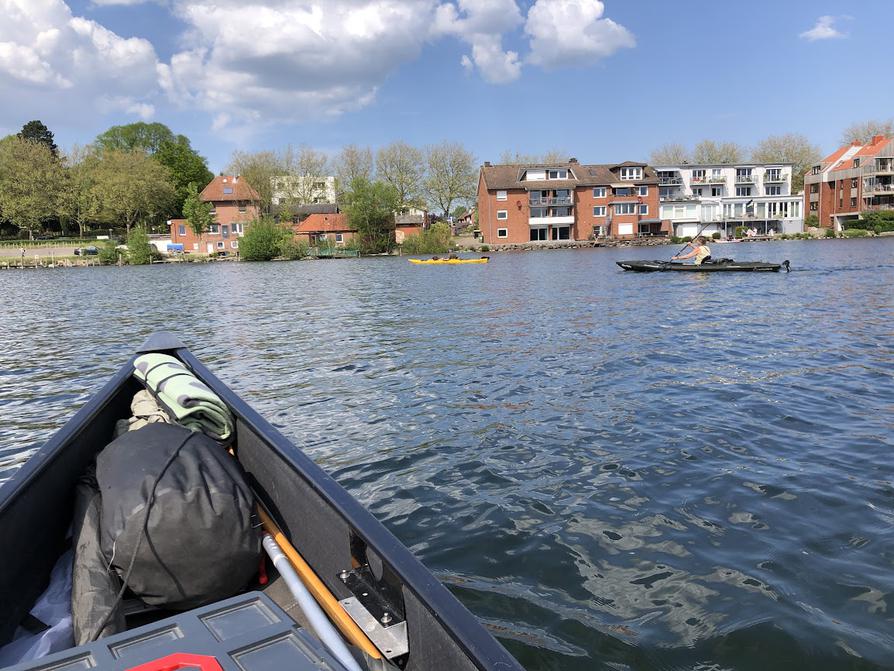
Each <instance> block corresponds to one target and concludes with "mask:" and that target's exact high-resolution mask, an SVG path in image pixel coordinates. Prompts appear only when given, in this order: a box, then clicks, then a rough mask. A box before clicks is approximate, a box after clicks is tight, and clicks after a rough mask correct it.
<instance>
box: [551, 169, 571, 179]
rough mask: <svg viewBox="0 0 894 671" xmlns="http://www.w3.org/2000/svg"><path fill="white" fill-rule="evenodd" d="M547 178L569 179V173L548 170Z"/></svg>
mask: <svg viewBox="0 0 894 671" xmlns="http://www.w3.org/2000/svg"><path fill="white" fill-rule="evenodd" d="M546 178H547V179H568V171H567V170H547V172H546Z"/></svg>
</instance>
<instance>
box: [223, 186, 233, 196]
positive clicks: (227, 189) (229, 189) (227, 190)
mask: <svg viewBox="0 0 894 671" xmlns="http://www.w3.org/2000/svg"><path fill="white" fill-rule="evenodd" d="M232 193H233V187H232V186H225V187H224V194H225V195H226V194H232Z"/></svg>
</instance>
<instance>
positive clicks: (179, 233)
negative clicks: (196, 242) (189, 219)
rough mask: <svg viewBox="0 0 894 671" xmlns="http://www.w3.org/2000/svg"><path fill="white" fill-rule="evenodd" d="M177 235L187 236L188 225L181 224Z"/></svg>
mask: <svg viewBox="0 0 894 671" xmlns="http://www.w3.org/2000/svg"><path fill="white" fill-rule="evenodd" d="M177 234H178V235H186V224H180V225H179V226H178V227H177Z"/></svg>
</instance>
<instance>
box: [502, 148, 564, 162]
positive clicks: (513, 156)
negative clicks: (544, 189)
mask: <svg viewBox="0 0 894 671" xmlns="http://www.w3.org/2000/svg"><path fill="white" fill-rule="evenodd" d="M570 155H571V154H569V153H568V152H566V151H564V150H562V149H550V150H548V151H546V152H544V153H543V154H522V153H519V152H517V151H515V152H513V151H510V150H508V149H507V150H506V151H504V152H503V153H502V154H500V163H502V164H504V165H526V164H531V163H534V164H548V163H567V162H568V157H569V156H570Z"/></svg>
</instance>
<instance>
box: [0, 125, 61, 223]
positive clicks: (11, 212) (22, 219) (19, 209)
mask: <svg viewBox="0 0 894 671" xmlns="http://www.w3.org/2000/svg"><path fill="white" fill-rule="evenodd" d="M62 179H63V176H62V166H61V165H60V163H59V161H58V160H56V157H55V156H53V152H52V151H50V149H49V147H47V145H46V144H44V143H42V142H32V141H31V140H23V139H22V138H20V137H17V136H9V137H6V138H4V139H3V140H2V141H0V212H2V214H3V217H4V218H6V219H7V220H9V221H10V222H11V223H12V224H13V225H14V226H17V227H18V228H19V229H20V230H23V231H28V236H29V237H30V239H32V240H33V239H34V232H35V231H39V230H40V229H41V226H42V224H43V222H44V220H46V219H49V218H51V217H53V216H55V215H56V214H57V212H58V209H59V208H58V205H59V198H60V191H61V187H62Z"/></svg>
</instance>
